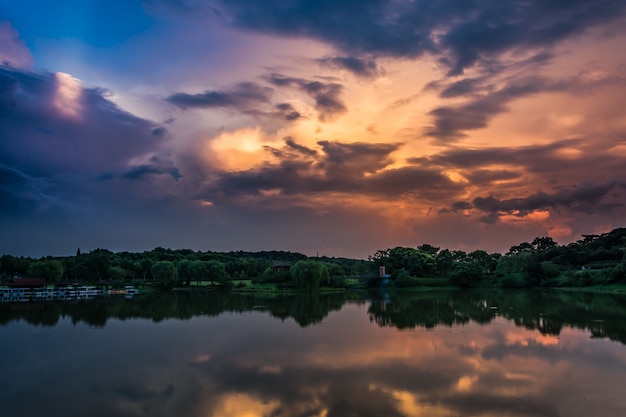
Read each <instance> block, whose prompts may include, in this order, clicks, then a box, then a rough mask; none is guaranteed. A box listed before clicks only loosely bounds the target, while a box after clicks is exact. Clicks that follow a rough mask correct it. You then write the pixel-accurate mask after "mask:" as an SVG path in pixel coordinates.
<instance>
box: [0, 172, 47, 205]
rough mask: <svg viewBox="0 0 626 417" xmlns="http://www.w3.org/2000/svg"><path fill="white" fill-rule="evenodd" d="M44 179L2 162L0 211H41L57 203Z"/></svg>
mask: <svg viewBox="0 0 626 417" xmlns="http://www.w3.org/2000/svg"><path fill="white" fill-rule="evenodd" d="M49 188H50V185H49V184H48V183H47V182H46V180H44V179H37V178H33V177H31V176H29V175H26V174H24V173H23V172H20V171H18V170H16V169H14V168H11V167H9V166H6V165H4V164H0V212H1V213H12V212H19V211H29V212H30V211H41V210H45V209H47V208H48V207H50V206H51V205H57V203H58V202H57V199H56V198H55V197H54V196H53V195H51V194H50V190H49Z"/></svg>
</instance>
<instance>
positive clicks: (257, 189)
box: [199, 137, 462, 201]
mask: <svg viewBox="0 0 626 417" xmlns="http://www.w3.org/2000/svg"><path fill="white" fill-rule="evenodd" d="M285 144H286V145H285V146H284V147H283V148H280V149H275V148H268V151H269V152H271V153H272V154H273V155H274V156H275V157H277V158H279V162H278V163H275V164H269V163H268V164H265V165H263V166H261V167H257V168H253V169H249V170H246V171H237V172H221V173H217V174H216V177H217V180H216V181H215V182H214V183H213V184H212V185H210V186H209V187H207V188H205V191H204V192H202V193H201V196H199V197H201V198H207V199H209V200H210V201H227V200H230V199H233V198H234V199H236V198H239V197H245V196H253V197H257V198H261V199H263V198H265V197H266V194H265V193H266V192H268V191H270V190H273V191H274V192H273V193H271V195H270V196H269V197H267V198H268V199H273V198H277V196H283V197H284V196H298V195H299V196H307V195H309V196H310V195H313V194H326V193H333V192H338V193H347V194H352V195H367V196H369V197H371V198H375V199H380V198H398V197H400V196H406V197H408V198H423V199H429V200H436V199H439V198H444V197H445V198H449V197H453V196H456V195H457V194H458V193H459V192H460V191H461V190H462V187H461V186H460V185H459V184H457V183H454V182H453V181H451V180H450V179H449V178H448V177H446V176H445V175H443V174H442V173H441V170H440V169H439V168H435V167H433V168H425V167H417V166H409V167H403V168H397V169H386V168H388V167H389V166H390V165H391V164H392V163H394V160H393V158H392V157H391V154H392V153H393V152H395V151H396V150H397V149H398V148H399V147H400V146H401V144H387V143H376V144H371V143H359V142H356V143H342V142H336V141H333V142H331V141H320V142H318V145H319V146H320V148H321V151H319V152H318V151H316V150H314V149H310V148H307V147H304V146H302V145H299V144H297V143H295V141H294V140H293V138H291V137H287V138H285ZM276 192H278V194H277V193H276Z"/></svg>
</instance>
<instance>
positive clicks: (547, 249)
mask: <svg viewBox="0 0 626 417" xmlns="http://www.w3.org/2000/svg"><path fill="white" fill-rule="evenodd" d="M369 260H370V261H371V262H372V263H373V264H374V265H376V266H377V267H381V266H384V267H385V272H386V273H387V274H388V276H386V277H382V278H380V280H382V281H389V282H390V284H391V285H394V286H397V287H408V286H416V285H424V286H434V285H446V284H447V283H448V284H452V285H456V286H459V287H478V286H497V287H503V288H530V287H571V286H573V287H584V286H590V285H605V284H614V283H626V229H625V228H620V229H615V230H613V231H611V232H609V233H604V234H600V235H583V236H582V239H581V240H578V241H576V242H573V243H570V244H568V245H558V244H557V243H556V242H555V241H554V240H553V239H552V238H550V237H537V238H535V239H534V240H533V241H532V242H522V243H520V244H519V245H515V246H512V247H511V248H510V249H509V251H508V252H507V253H506V254H504V255H501V254H499V253H487V252H485V251H483V250H476V251H473V252H470V253H466V252H463V251H458V250H455V251H450V250H448V249H441V248H438V247H435V246H432V245H427V244H426V245H421V246H418V247H417V248H406V247H396V248H393V249H385V250H379V251H377V252H376V253H374V254H373V255H371V256H370V257H369Z"/></svg>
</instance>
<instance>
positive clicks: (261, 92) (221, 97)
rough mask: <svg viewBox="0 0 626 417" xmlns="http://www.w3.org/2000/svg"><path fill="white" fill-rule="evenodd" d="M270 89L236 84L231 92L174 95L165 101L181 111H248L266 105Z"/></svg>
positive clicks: (247, 83) (214, 91)
mask: <svg viewBox="0 0 626 417" xmlns="http://www.w3.org/2000/svg"><path fill="white" fill-rule="evenodd" d="M271 95H272V89H271V88H269V87H263V86H260V85H258V84H256V83H252V82H245V83H240V84H237V85H236V86H235V87H234V88H233V89H231V90H225V91H217V90H213V91H208V90H207V91H205V92H204V93H199V94H188V93H175V94H172V95H171V96H169V97H168V98H166V100H167V101H168V102H170V103H172V104H174V105H176V106H178V107H180V108H182V109H188V108H235V109H248V108H252V107H255V106H256V105H258V104H264V103H268V102H269V101H270V97H271Z"/></svg>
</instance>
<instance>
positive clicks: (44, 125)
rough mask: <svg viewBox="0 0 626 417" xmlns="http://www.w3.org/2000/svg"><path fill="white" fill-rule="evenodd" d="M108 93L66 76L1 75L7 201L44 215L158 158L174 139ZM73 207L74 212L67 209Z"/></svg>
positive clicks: (0, 71)
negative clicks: (132, 164)
mask: <svg viewBox="0 0 626 417" xmlns="http://www.w3.org/2000/svg"><path fill="white" fill-rule="evenodd" d="M106 94H108V92H106V91H104V90H101V89H96V88H83V87H82V86H80V85H79V84H78V82H77V81H76V80H71V79H70V78H69V77H68V76H65V75H55V74H50V73H35V72H29V71H21V70H16V69H12V68H7V67H0V164H2V166H3V178H4V179H5V180H6V181H9V182H10V183H11V184H12V185H7V183H6V182H5V183H3V186H2V187H3V190H2V192H3V194H4V195H5V196H7V198H12V199H13V201H15V202H16V204H21V205H22V206H23V208H30V209H33V210H34V209H45V208H46V207H51V206H54V205H55V204H56V205H59V204H57V203H59V202H60V204H61V205H63V204H66V203H65V202H63V200H68V199H69V200H71V199H72V198H79V197H78V196H77V195H76V194H75V193H76V192H79V191H77V190H76V189H74V190H73V191H72V193H70V196H69V197H68V196H67V195H65V194H64V193H63V191H62V189H66V187H69V186H70V184H73V185H72V186H74V185H76V184H78V183H82V184H83V186H84V187H86V189H88V188H91V187H89V185H88V183H89V181H95V180H97V178H98V177H99V176H100V175H102V173H103V172H111V171H122V170H125V169H126V167H127V165H128V161H129V160H131V159H133V158H137V157H141V156H143V155H146V154H150V153H152V152H153V151H154V150H156V149H158V147H159V146H161V145H162V144H163V142H164V141H165V140H166V139H167V137H168V133H167V131H166V130H165V129H164V128H162V127H160V126H158V125H156V124H154V123H152V122H150V121H148V120H144V119H141V118H138V117H136V116H133V115H132V114H130V113H127V112H125V111H123V110H121V109H120V108H118V107H117V106H116V105H115V104H113V103H112V102H111V101H109V100H107V98H106ZM9 196H10V197H9ZM67 204H70V202H69V201H67Z"/></svg>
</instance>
